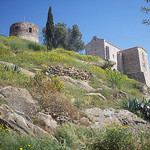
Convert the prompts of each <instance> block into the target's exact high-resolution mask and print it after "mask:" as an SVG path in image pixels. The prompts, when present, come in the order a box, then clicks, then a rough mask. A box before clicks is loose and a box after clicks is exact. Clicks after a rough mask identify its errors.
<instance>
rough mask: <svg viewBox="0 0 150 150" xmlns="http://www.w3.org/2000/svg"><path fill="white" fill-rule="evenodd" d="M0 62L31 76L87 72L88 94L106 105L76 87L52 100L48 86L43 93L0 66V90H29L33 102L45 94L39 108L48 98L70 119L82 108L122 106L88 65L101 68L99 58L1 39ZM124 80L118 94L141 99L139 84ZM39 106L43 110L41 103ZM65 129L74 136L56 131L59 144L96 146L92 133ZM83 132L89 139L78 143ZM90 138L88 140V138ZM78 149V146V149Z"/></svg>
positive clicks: (25, 78)
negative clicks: (57, 69) (55, 70)
mask: <svg viewBox="0 0 150 150" xmlns="http://www.w3.org/2000/svg"><path fill="white" fill-rule="evenodd" d="M0 61H6V62H10V63H13V64H15V65H17V66H19V67H22V68H25V69H27V70H30V71H33V72H35V70H34V68H39V69H42V70H46V69H47V68H48V67H49V66H50V65H61V66H63V67H64V68H67V67H75V68H79V69H80V70H88V71H91V72H92V73H93V75H94V76H95V77H94V78H93V79H91V80H90V81H89V84H90V85H91V86H92V87H93V88H95V89H96V90H95V91H92V92H100V93H102V94H103V95H104V96H105V97H106V98H107V101H106V102H104V101H102V100H101V99H100V98H99V97H97V96H93V97H91V98H89V97H88V96H85V95H86V93H88V91H85V90H83V89H79V88H77V87H65V89H64V90H63V91H62V92H60V93H59V94H58V96H59V97H57V96H56V95H57V94H55V92H54V91H52V93H50V92H47V91H49V90H50V91H51V90H52V87H51V85H46V87H47V88H48V89H45V85H42V83H41V82H40V81H38V83H39V84H40V85H41V86H39V84H38V85H37V84H36V83H35V81H36V80H35V81H34V79H31V78H30V77H29V76H26V75H24V74H21V73H18V72H16V71H14V70H13V69H12V68H8V69H5V68H4V65H2V64H0V86H5V85H12V86H17V87H25V88H27V89H28V90H30V92H31V93H32V95H33V96H35V98H37V99H38V97H39V96H38V94H39V95H41V93H40V92H43V91H44V92H45V91H46V92H45V93H46V94H45V95H44V96H43V97H40V99H38V100H39V101H40V102H41V105H42V104H43V101H46V102H48V104H46V105H48V106H51V99H50V98H49V99H48V98H45V97H52V98H53V100H54V99H55V100H56V104H58V103H61V105H62V106H63V107H64V110H66V111H69V113H70V117H75V112H77V111H80V109H81V110H82V108H91V107H100V108H107V107H114V108H122V106H123V103H122V102H123V101H124V100H125V98H116V96H115V94H116V93H117V92H118V91H119V90H117V89H116V88H111V84H110V82H109V81H108V80H107V78H106V75H105V70H103V69H101V68H99V67H97V66H94V65H92V64H91V63H92V62H95V63H98V64H101V59H100V58H99V57H94V56H86V55H79V54H77V53H75V52H71V51H66V50H63V49H55V50H53V51H50V52H49V51H47V50H46V47H45V46H43V45H40V44H36V43H33V42H30V41H27V40H22V39H19V38H16V37H5V38H4V37H0ZM40 77H41V76H40ZM124 80H125V82H124V83H123V86H122V87H121V89H120V90H122V91H124V92H126V93H127V95H128V98H129V97H131V98H132V97H139V98H141V97H142V93H141V92H140V91H139V89H138V88H137V85H138V84H139V83H138V82H137V81H135V80H131V79H128V78H127V77H124ZM58 83H59V84H60V85H61V82H59V81H58ZM104 85H105V86H108V87H110V88H108V89H107V88H104V87H103V86H104ZM53 92H54V93H53ZM57 92H58V91H57ZM64 95H65V96H64ZM60 97H61V101H60ZM72 98H75V99H76V100H75V105H73V104H71V103H68V102H69V101H70V100H71V99H72ZM0 103H5V101H4V100H3V99H0ZM42 106H43V107H45V103H44V105H42ZM55 107H56V110H53V111H57V106H55ZM68 108H69V110H68ZM70 110H71V112H70ZM73 119H74V118H73ZM67 128H69V129H68V130H74V131H70V132H75V133H74V134H73V135H69V133H67V132H68V130H65V131H64V128H63V129H60V130H59V131H58V132H57V135H56V136H58V137H60V139H59V140H60V142H62V139H61V138H64V139H65V138H66V139H65V140H66V141H67V140H68V141H69V140H70V139H73V138H74V139H75V140H76V141H78V142H79V143H80V142H81V143H80V144H79V148H81V147H82V146H85V145H84V144H83V143H86V142H87V145H90V142H91V141H88V140H90V138H93V140H94V141H96V140H98V141H97V142H100V141H99V139H95V136H94V135H93V134H95V133H92V132H94V131H86V129H82V128H78V127H77V128H76V127H74V126H72V125H70V126H69V127H67ZM78 130H79V131H78ZM85 131H86V132H87V134H89V135H86V136H87V137H85V139H80V138H79V137H81V135H82V136H85V133H86V132H85ZM1 134H3V133H1ZM63 134H64V137H61V136H60V135H62V136H63ZM80 134H81V135H80ZM91 135H92V137H90V136H91ZM8 137H9V136H8ZM8 137H6V139H5V138H4V139H3V141H4V144H3V146H4V145H5V144H6V145H9V143H8V142H6V141H8V139H7V138H8ZM68 138H69V139H68ZM96 138H99V135H97V136H96ZM119 138H120V137H119ZM16 139H17V137H16V138H15V140H16ZM23 139H25V138H22V141H20V142H21V143H22V144H23ZM15 140H14V141H12V143H13V142H15ZM26 140H27V141H26ZM34 140H35V141H34ZM84 140H86V141H84ZM17 141H18V140H17ZM29 141H30V142H29ZM37 141H38V140H37ZM37 141H36V139H25V144H26V145H27V144H28V143H32V144H34V145H36V144H35V143H36V142H37ZM68 141H67V142H68ZM76 141H71V143H72V145H68V144H63V146H62V145H56V147H57V148H56V147H54V149H71V148H70V147H72V146H74V145H76ZM45 142H46V143H47V140H46V141H43V143H45ZM25 144H23V145H25ZM82 144H83V145H82ZM93 144H96V143H95V142H94V143H93ZM13 145H14V144H13ZM16 145H17V146H16V147H18V146H19V144H18V143H16ZM50 145H54V144H53V142H52V143H49V144H48V146H50ZM65 145H66V146H65ZM80 145H82V146H81V147H80ZM14 147H15V146H14ZM16 147H15V148H16ZM20 147H23V146H22V145H21V146H20ZM15 148H14V149H15ZM8 149H9V148H8ZM33 149H37V148H33ZM45 149H47V148H45ZM89 149H90V148H89Z"/></svg>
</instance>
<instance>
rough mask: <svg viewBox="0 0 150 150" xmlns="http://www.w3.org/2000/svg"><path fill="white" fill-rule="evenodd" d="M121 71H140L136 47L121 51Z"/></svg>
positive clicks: (130, 72)
mask: <svg viewBox="0 0 150 150" xmlns="http://www.w3.org/2000/svg"><path fill="white" fill-rule="evenodd" d="M122 54H123V73H125V74H132V73H137V72H141V67H140V61H139V54H138V48H131V49H127V50H123V51H122Z"/></svg>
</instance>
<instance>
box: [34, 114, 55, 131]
mask: <svg viewBox="0 0 150 150" xmlns="http://www.w3.org/2000/svg"><path fill="white" fill-rule="evenodd" d="M36 119H37V123H36V124H37V125H38V126H40V127H41V128H42V129H44V130H45V131H47V132H52V130H54V129H55V128H56V127H57V122H56V121H55V120H54V119H53V118H52V117H51V115H46V114H44V113H41V112H39V113H38V114H37V115H36Z"/></svg>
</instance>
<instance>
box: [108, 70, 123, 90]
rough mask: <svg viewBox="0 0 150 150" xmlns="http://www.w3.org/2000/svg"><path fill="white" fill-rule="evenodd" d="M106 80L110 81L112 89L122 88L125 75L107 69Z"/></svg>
mask: <svg viewBox="0 0 150 150" xmlns="http://www.w3.org/2000/svg"><path fill="white" fill-rule="evenodd" d="M106 78H107V80H108V81H110V83H111V85H112V87H115V86H116V87H117V88H118V89H120V88H121V86H122V84H123V82H124V75H123V74H122V73H120V72H118V71H116V70H115V71H113V70H112V69H111V68H108V69H106Z"/></svg>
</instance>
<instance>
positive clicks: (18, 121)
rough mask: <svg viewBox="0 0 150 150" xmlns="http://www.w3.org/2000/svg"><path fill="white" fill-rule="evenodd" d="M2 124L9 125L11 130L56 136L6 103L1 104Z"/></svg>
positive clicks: (0, 115)
mask: <svg viewBox="0 0 150 150" xmlns="http://www.w3.org/2000/svg"><path fill="white" fill-rule="evenodd" d="M0 124H3V125H4V126H8V128H9V129H10V130H11V131H16V132H20V133H23V134H31V135H33V136H34V135H38V136H47V137H50V138H53V139H54V137H53V136H52V135H50V134H49V133H48V132H46V131H44V130H43V129H42V128H40V127H38V126H36V125H34V124H33V123H32V122H30V121H28V120H27V119H25V118H24V117H23V116H21V115H19V114H17V113H16V112H15V111H14V110H13V109H12V108H11V107H9V106H8V105H6V104H2V105H0Z"/></svg>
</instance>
